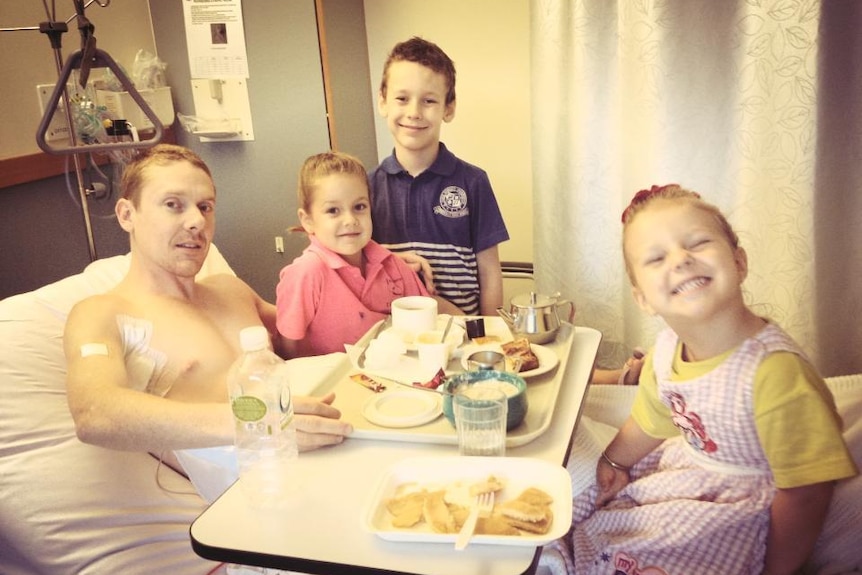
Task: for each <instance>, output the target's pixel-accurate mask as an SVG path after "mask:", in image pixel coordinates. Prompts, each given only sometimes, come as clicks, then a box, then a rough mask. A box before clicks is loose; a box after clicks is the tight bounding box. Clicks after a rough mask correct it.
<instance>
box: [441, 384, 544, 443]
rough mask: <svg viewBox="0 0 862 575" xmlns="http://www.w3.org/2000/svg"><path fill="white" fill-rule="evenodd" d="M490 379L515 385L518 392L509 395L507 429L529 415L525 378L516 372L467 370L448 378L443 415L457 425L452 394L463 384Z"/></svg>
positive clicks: (445, 387)
mask: <svg viewBox="0 0 862 575" xmlns="http://www.w3.org/2000/svg"><path fill="white" fill-rule="evenodd" d="M488 380H497V381H503V382H506V383H509V384H511V385H514V386H515V387H516V388H517V389H518V392H517V393H516V394H515V395H511V396H509V402H508V409H507V415H506V431H510V430H512V429H514V428H516V427H518V426H519V425H521V422H523V421H524V417H525V416H526V415H527V382H526V381H524V378H523V377H521V376H519V375H516V374H514V373H509V372H505V371H492V370H481V371H465V372H463V373H459V374H457V375H453V376H452V377H450V378H448V379H446V382H445V383H444V384H443V390H444V392H445V394H444V395H443V415H445V416H446V419H448V420H449V423H451V424H452V427H454V426H455V414H454V412H453V411H452V394H454V393H457V390H458V389H459V388H461V387H462V386H469V385H475V384H476V383H479V382H482V381H488Z"/></svg>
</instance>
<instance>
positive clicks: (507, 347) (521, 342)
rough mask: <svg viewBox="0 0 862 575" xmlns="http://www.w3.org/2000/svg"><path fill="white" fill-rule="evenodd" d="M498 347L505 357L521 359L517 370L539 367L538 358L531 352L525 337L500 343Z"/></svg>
mask: <svg viewBox="0 0 862 575" xmlns="http://www.w3.org/2000/svg"><path fill="white" fill-rule="evenodd" d="M500 347H501V348H502V349H503V353H504V354H506V356H507V357H511V358H513V359H518V360H520V361H521V366H520V367H519V368H518V371H519V372H521V371H530V370H532V369H536V368H538V367H539V358H538V357H537V356H536V354H535V353H533V350H532V349H531V348H530V341H529V340H528V339H527V338H526V337H519V338H518V339H515V340H512V341H510V342H507V343H504V344H502V345H501V346H500Z"/></svg>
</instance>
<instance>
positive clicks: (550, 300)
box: [512, 291, 560, 309]
mask: <svg viewBox="0 0 862 575" xmlns="http://www.w3.org/2000/svg"><path fill="white" fill-rule="evenodd" d="M559 297H560V294H559V292H557V293H555V294H553V295H545V294H540V293H536V292H534V291H531V292H528V293H522V294H518V295H516V296H515V297H513V298H512V305H513V306H515V307H519V308H528V309H529V308H542V307H548V306H552V305H555V304H556V303H557V299H558V298H559Z"/></svg>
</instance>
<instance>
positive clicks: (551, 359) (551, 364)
mask: <svg viewBox="0 0 862 575" xmlns="http://www.w3.org/2000/svg"><path fill="white" fill-rule="evenodd" d="M486 349H488V350H493V351H499V352H500V353H503V348H501V347H500V344H499V343H486V344H481V345H477V344H470V345H465V346H464V350H463V352H462V354H461V367H463V368H464V370H465V371H468V370H469V366H468V365H467V358H468V357H470V355H471V354H472V353H474V352H477V351H483V350H486ZM530 349H532V350H533V353H534V354H536V358H538V360H539V367H537V368H535V369H529V370H527V371H521V372H519V373H518V375H520V376H521V377H523V378H524V379H527V378H529V377H535V376H537V375H542V374H543V373H548V372H549V371H551V370H552V369H554V368H555V367H557V364H558V363H560V358H559V357H557V354H556V352H555V351H554V350H552V349H551V348H548V347H545V346H543V345H539V344H537V343H531V344H530Z"/></svg>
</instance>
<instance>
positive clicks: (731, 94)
mask: <svg viewBox="0 0 862 575" xmlns="http://www.w3.org/2000/svg"><path fill="white" fill-rule="evenodd" d="M860 5H862V3H860V2H854V1H852V0H849V1H844V0H829V1H827V2H824V3H823V4H821V2H819V1H817V0H776V1H769V0H721V1H716V0H534V1H533V4H532V10H531V20H532V22H531V28H532V70H533V87H532V89H533V92H532V101H533V112H532V113H533V118H532V119H533V122H532V124H533V165H534V185H533V189H534V201H535V225H534V230H535V231H534V234H535V258H534V260H535V274H536V282H537V286H538V289H539V290H540V291H543V292H552V291H557V290H559V291H560V292H562V293H563V294H564V295H565V296H567V297H570V298H572V299H574V300H575V302H576V304H577V307H578V315H577V323H578V324H580V325H588V326H591V327H595V328H596V329H599V330H600V331H601V332H602V333H603V344H602V348H601V350H600V357H599V364H600V365H605V366H613V365H618V364H619V363H620V362H621V361H623V360H624V359H625V357H626V356H627V354H628V353H629V352H630V350H631V348H632V347H634V346H638V345H640V346H644V347H646V346H649V345H651V343H652V341H653V338H654V335H655V332H656V331H657V330H658V329H659V327H660V325H658V324H657V320H654V319H652V318H649V317H645V316H644V315H643V314H642V312H641V311H640V310H639V309H638V308H637V307H636V305H635V304H634V301H633V299H632V297H631V294H630V289H629V284H628V281H627V278H626V277H625V272H624V267H623V261H622V255H621V249H620V242H621V235H620V232H621V224H620V214H621V212H622V211H623V209H624V208H625V206H626V205H627V204H628V201H629V200H630V198H631V197H632V196H633V195H634V193H635V192H636V191H638V190H639V189H642V188H648V187H650V186H651V185H652V184H666V183H672V182H673V183H679V184H680V185H683V186H685V187H688V188H690V189H693V190H695V191H698V192H700V193H701V194H702V195H703V196H704V197H705V198H706V199H707V200H708V201H710V202H712V203H714V204H716V205H718V206H719V207H720V208H721V209H722V210H723V211H724V212H725V213H726V214H727V215H728V217H729V219H730V221H731V223H732V224H733V225H734V227H735V228H736V230H737V232H738V233H739V235H740V238H741V241H742V244H743V246H744V247H745V248H746V249H747V251H748V254H749V262H750V273H749V278H748V280H747V281H746V284H745V288H746V292H747V295H748V297H749V301H750V303H752V304H753V305H754V307H755V309H757V310H758V312H759V313H761V314H762V315H765V316H768V317H770V318H772V319H773V320H775V321H777V322H778V323H779V324H781V325H782V326H783V327H785V329H787V330H788V331H789V332H790V334H791V335H792V336H794V337H795V338H796V339H797V341H798V342H799V343H800V344H801V345H802V346H803V347H804V348H805V349H806V351H807V352H808V353H809V355H810V357H811V358H812V359H813V360H814V362H815V364H816V365H817V366H818V367H819V368H820V370H821V371H822V372H823V374H824V375H840V374H846V373H857V372H862V161H860V160H862V75H860V67H862V41H860V40H859V38H860V37H862V34H859V33H858V30H860V29H862V6H860Z"/></svg>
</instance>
